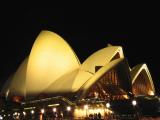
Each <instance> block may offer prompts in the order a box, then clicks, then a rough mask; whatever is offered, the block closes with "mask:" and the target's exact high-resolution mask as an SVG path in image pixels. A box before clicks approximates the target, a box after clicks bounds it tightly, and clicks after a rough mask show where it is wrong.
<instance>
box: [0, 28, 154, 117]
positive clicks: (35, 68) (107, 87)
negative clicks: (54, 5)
mask: <svg viewBox="0 0 160 120" xmlns="http://www.w3.org/2000/svg"><path fill="white" fill-rule="evenodd" d="M154 94H155V88H154V84H153V81H152V77H151V74H150V72H149V70H148V67H147V65H146V64H138V65H136V66H135V67H133V68H130V66H129V64H128V61H127V59H126V57H125V56H124V54H123V49H122V47H121V46H112V45H108V46H106V47H105V48H102V49H100V50H98V51H96V52H95V53H93V54H92V55H90V56H89V57H88V58H87V59H86V60H85V61H84V62H83V63H80V61H79V59H78V57H77V55H76V54H75V52H74V50H73V49H72V48H71V47H70V45H69V44H68V43H67V42H66V41H65V40H64V39H63V38H61V37H60V36H59V35H57V34H56V33H53V32H50V31H42V32H41V33H40V34H39V35H38V37H37V38H36V40H35V42H34V44H33V47H32V49H31V52H30V54H29V56H27V57H26V59H25V60H24V61H23V62H22V63H21V65H20V66H19V68H18V69H17V71H16V72H15V73H14V74H13V75H11V76H10V77H9V78H8V80H7V81H6V83H5V84H4V86H3V88H2V90H1V96H3V97H4V99H5V101H12V102H13V103H14V105H11V106H10V108H9V110H8V111H7V112H6V116H7V115H9V116H11V115H12V114H13V115H15V117H17V116H18V117H20V116H21V115H22V117H23V116H24V117H26V119H31V118H32V119H36V118H35V117H36V115H37V116H39V117H40V119H43V117H52V115H53V113H56V114H54V117H57V114H58V116H60V117H61V118H62V117H66V118H67V117H68V118H69V117H71V118H72V119H84V118H90V117H94V116H95V114H96V115H97V116H98V117H100V119H105V117H107V115H109V114H114V113H116V110H114V109H112V104H111V102H112V101H118V100H119V101H123V100H124V101H125V100H126V101H127V100H130V99H132V100H133V99H134V98H135V97H136V96H139V95H144V96H153V95H154ZM131 104H133V105H136V101H132V102H131ZM2 109H3V110H1V113H0V114H3V112H5V107H4V108H3V105H2ZM33 114H34V115H33ZM27 117H31V118H27Z"/></svg>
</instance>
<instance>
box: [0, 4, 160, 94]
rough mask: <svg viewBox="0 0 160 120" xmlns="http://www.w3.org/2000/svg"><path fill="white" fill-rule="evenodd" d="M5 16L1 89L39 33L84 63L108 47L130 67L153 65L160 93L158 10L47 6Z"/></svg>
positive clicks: (0, 24) (1, 40)
mask: <svg viewBox="0 0 160 120" xmlns="http://www.w3.org/2000/svg"><path fill="white" fill-rule="evenodd" d="M146 8H147V7H146ZM0 13H1V14H0V18H1V20H0V28H1V33H0V35H1V38H0V55H1V57H0V58H1V59H0V87H1V86H2V85H3V83H4V81H5V80H6V79H7V78H8V77H9V76H10V75H11V74H13V73H14V72H15V71H16V69H17V68H18V66H19V65H20V63H21V62H22V61H23V60H24V59H25V57H26V56H28V55H29V53H30V50H31V48H32V45H33V43H34V41H35V39H36V37H37V35H38V34H39V32H40V31H41V30H51V31H53V32H56V33H58V34H59V35H61V36H62V37H63V38H64V39H65V40H66V41H67V42H68V43H69V44H70V45H71V46H72V48H73V49H74V50H75V52H76V54H77V56H78V57H79V59H80V61H81V62H83V61H84V60H85V59H86V58H87V57H88V56H89V55H91V54H92V53H93V52H95V51H97V50H99V49H101V48H103V47H105V46H107V44H108V43H111V44H113V45H121V46H122V47H123V50H124V54H125V56H126V57H127V59H128V61H129V64H130V66H131V67H133V66H134V65H136V64H139V63H146V64H147V65H148V67H149V69H150V72H151V75H152V77H153V81H154V83H155V86H156V90H157V92H159V90H158V88H159V87H160V74H159V68H160V64H159V61H160V57H159V55H160V53H159V52H160V50H159V48H160V47H159V44H158V41H159V40H160V33H159V27H160V25H159V22H158V21H159V20H158V16H157V14H156V9H154V10H153V9H152V11H150V10H149V9H145V8H144V9H142V10H136V11H135V10H134V9H133V10H132V11H128V9H123V10H122V9H116V10H115V9H114V8H112V9H110V8H107V7H104V6H103V7H97V6H92V7H88V6H85V7H82V6H80V7H77V6H75V7H73V6H72V7H64V6H61V5H59V6H56V5H50V6H45V5H44V6H41V7H39V8H37V7H36V6H33V7H23V6H22V7H10V9H8V8H7V7H6V8H4V9H2V10H1V12H0Z"/></svg>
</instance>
